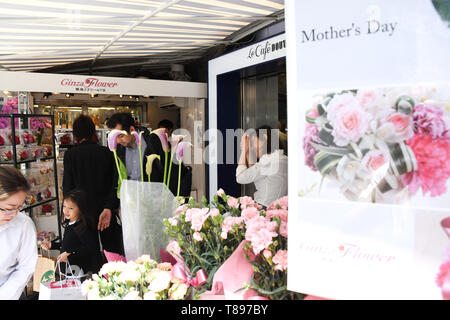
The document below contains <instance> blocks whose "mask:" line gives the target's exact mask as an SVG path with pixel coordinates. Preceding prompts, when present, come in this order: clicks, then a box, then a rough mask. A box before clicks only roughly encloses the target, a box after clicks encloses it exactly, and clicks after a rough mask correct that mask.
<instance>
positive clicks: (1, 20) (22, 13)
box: [0, 0, 284, 71]
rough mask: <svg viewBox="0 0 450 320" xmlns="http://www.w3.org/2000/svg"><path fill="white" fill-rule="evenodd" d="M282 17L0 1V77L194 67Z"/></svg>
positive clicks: (95, 0)
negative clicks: (64, 70)
mask: <svg viewBox="0 0 450 320" xmlns="http://www.w3.org/2000/svg"><path fill="white" fill-rule="evenodd" d="M283 9H284V1H283V0H169V1H167V0H153V1H151V0H0V26H1V27H0V43H1V44H0V70H9V71H38V70H42V69H46V68H49V67H54V66H58V65H65V64H69V63H74V62H80V61H91V63H92V65H93V64H95V63H96V62H97V61H100V60H101V59H106V58H136V57H139V58H142V57H148V58H151V59H152V60H153V61H155V63H157V61H162V60H165V59H171V60H172V61H175V62H180V61H183V60H184V59H194V58H196V57H197V58H198V57H201V54H202V53H204V52H205V50H206V49H208V48H211V47H213V46H216V45H219V44H228V43H233V42H234V41H238V40H239V39H241V38H242V37H243V36H244V33H243V31H244V30H245V31H246V30H248V31H251V30H252V29H251V28H249V27H252V26H255V27H262V26H264V25H268V24H270V23H273V22H274V21H276V20H277V19H278V15H277V13H279V12H281V11H282V10H283Z"/></svg>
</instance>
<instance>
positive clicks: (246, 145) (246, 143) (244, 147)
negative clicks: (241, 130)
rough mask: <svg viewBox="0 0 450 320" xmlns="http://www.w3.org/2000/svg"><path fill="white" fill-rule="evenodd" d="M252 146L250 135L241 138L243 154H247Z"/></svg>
mask: <svg viewBox="0 0 450 320" xmlns="http://www.w3.org/2000/svg"><path fill="white" fill-rule="evenodd" d="M249 146H250V137H249V136H248V134H244V135H243V136H242V138H241V153H244V154H247V152H248V149H249Z"/></svg>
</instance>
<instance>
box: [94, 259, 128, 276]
mask: <svg viewBox="0 0 450 320" xmlns="http://www.w3.org/2000/svg"><path fill="white" fill-rule="evenodd" d="M125 268H126V263H125V262H123V261H117V262H108V263H105V264H104V265H103V266H102V268H101V269H100V272H99V274H100V275H105V274H108V275H111V274H113V273H115V272H122V271H123V270H124V269H125Z"/></svg>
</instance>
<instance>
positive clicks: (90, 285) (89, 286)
mask: <svg viewBox="0 0 450 320" xmlns="http://www.w3.org/2000/svg"><path fill="white" fill-rule="evenodd" d="M95 289H97V291H98V283H97V282H96V281H92V280H85V281H84V282H83V283H82V284H81V293H82V294H83V295H84V296H87V295H88V293H89V291H91V290H95Z"/></svg>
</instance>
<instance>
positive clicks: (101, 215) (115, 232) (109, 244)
mask: <svg viewBox="0 0 450 320" xmlns="http://www.w3.org/2000/svg"><path fill="white" fill-rule="evenodd" d="M73 134H74V136H75V138H76V139H77V140H78V142H79V144H78V145H77V146H75V147H74V148H71V149H69V150H68V151H67V152H66V153H65V154H64V177H63V193H64V194H67V193H69V192H70V191H71V190H73V189H81V190H84V191H85V192H86V193H87V195H88V202H89V206H90V208H91V209H92V210H90V212H93V214H94V215H93V216H92V217H89V218H90V220H91V221H92V223H94V224H95V226H96V227H97V229H98V230H99V232H100V239H101V243H102V247H103V249H105V250H107V251H110V252H115V253H119V254H122V255H123V253H124V250H123V240H122V228H121V226H120V224H119V223H118V221H117V216H116V211H117V209H118V208H119V200H118V199H117V171H116V169H115V167H116V166H115V161H114V155H113V153H112V152H111V151H109V149H108V148H106V147H103V146H100V145H98V144H97V143H96V142H93V137H94V136H95V125H94V123H93V121H92V119H91V118H90V117H88V116H84V115H81V116H79V117H78V118H77V119H76V120H75V121H74V123H73Z"/></svg>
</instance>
